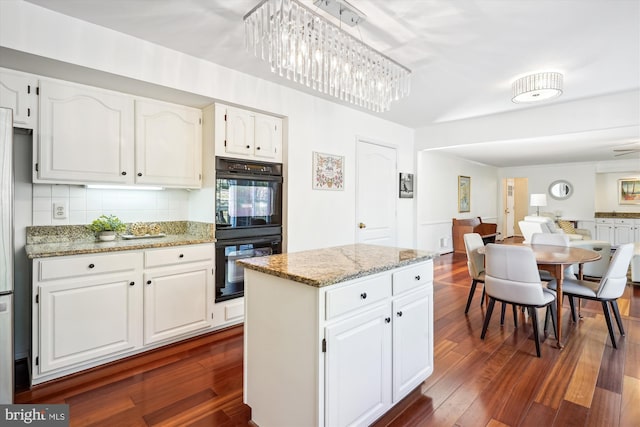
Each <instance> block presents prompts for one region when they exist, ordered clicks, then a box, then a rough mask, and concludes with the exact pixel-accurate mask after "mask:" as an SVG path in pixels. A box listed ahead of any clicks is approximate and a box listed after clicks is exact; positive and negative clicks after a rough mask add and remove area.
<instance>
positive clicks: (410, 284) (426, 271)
mask: <svg viewBox="0 0 640 427" xmlns="http://www.w3.org/2000/svg"><path fill="white" fill-rule="evenodd" d="M392 281H393V295H398V294H401V293H402V292H406V291H408V290H411V289H414V288H417V287H418V286H421V285H424V284H426V283H429V282H431V281H433V262H426V263H421V264H417V265H412V266H410V267H407V268H404V269H402V270H399V271H396V272H395V273H393V279H392Z"/></svg>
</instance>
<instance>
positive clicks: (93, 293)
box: [38, 272, 142, 374]
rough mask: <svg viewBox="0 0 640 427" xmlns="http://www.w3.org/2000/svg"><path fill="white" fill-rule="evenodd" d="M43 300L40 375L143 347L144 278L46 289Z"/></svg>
mask: <svg viewBox="0 0 640 427" xmlns="http://www.w3.org/2000/svg"><path fill="white" fill-rule="evenodd" d="M38 299H39V302H38V305H39V307H38V308H39V323H40V324H39V336H40V349H39V364H38V366H39V371H40V372H39V373H40V374H43V373H47V372H50V371H54V370H57V369H61V368H66V367H70V366H73V365H78V364H82V363H83V362H88V361H91V360H94V359H99V358H101V357H106V356H109V355H114V354H117V353H120V352H124V351H127V350H131V349H134V348H136V347H139V346H140V345H141V338H142V337H141V334H140V329H141V324H142V316H141V310H140V307H141V306H142V277H141V275H140V273H137V272H129V273H120V274H115V275H104V276H102V277H94V278H89V279H83V280H75V281H68V282H63V283H61V282H57V283H54V284H46V285H41V286H39V288H38Z"/></svg>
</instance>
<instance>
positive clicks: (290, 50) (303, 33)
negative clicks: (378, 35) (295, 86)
mask: <svg viewBox="0 0 640 427" xmlns="http://www.w3.org/2000/svg"><path fill="white" fill-rule="evenodd" d="M314 3H315V4H316V5H317V6H318V7H321V8H323V9H325V10H327V12H329V13H331V14H333V15H334V16H338V17H339V19H340V20H341V23H342V22H344V23H346V24H349V25H356V24H358V23H359V22H362V21H363V20H364V16H363V15H362V14H361V12H359V11H358V10H357V9H355V8H354V7H353V6H351V5H349V4H348V3H346V2H345V1H344V0H316V1H315V2H314ZM244 24H245V41H246V46H247V50H249V51H253V53H254V54H255V55H256V56H257V57H258V58H260V59H262V60H264V61H267V62H269V64H270V65H271V71H272V72H273V73H276V74H278V75H280V76H281V77H286V78H287V79H289V80H293V81H295V82H298V83H300V84H303V85H305V86H307V87H311V88H313V89H314V90H317V91H318V92H322V93H325V94H328V95H331V96H334V97H336V98H339V99H341V100H345V101H348V102H351V103H352V104H356V105H358V106H361V107H364V108H367V109H370V110H372V111H375V112H382V111H388V110H389V108H390V105H391V102H392V101H395V100H398V99H400V98H402V97H404V96H407V95H408V94H409V76H410V74H411V70H409V69H408V68H406V67H404V66H402V65H400V64H398V63H397V62H395V61H394V60H392V59H390V58H389V57H387V56H385V55H383V54H382V53H380V52H378V51H377V50H375V49H373V48H372V47H370V46H368V45H366V44H365V43H363V42H361V41H360V40H358V39H356V38H355V37H353V36H351V35H350V34H348V33H346V32H344V31H343V30H342V29H341V28H340V27H338V26H336V25H334V24H332V23H331V22H329V21H327V20H326V19H325V18H324V17H322V16H320V15H318V14H316V13H315V12H313V11H311V10H310V9H308V8H307V7H306V6H304V5H302V4H300V3H299V2H298V1H296V0H263V1H261V2H260V3H259V4H258V5H257V6H256V7H254V8H253V9H252V10H251V11H250V12H249V13H247V14H246V15H245V16H244Z"/></svg>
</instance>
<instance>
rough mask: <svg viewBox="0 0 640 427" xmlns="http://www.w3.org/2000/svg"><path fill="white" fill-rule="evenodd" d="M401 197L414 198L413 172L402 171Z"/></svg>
mask: <svg viewBox="0 0 640 427" xmlns="http://www.w3.org/2000/svg"><path fill="white" fill-rule="evenodd" d="M400 198H401V199H413V174H412V173H402V172H400Z"/></svg>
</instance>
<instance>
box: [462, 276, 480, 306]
mask: <svg viewBox="0 0 640 427" xmlns="http://www.w3.org/2000/svg"><path fill="white" fill-rule="evenodd" d="M477 284H478V281H477V280H476V279H473V281H472V282H471V289H469V297H468V298H467V306H466V307H465V308H464V314H467V313H468V312H469V306H470V305H471V300H472V299H473V294H475V292H476V285H477Z"/></svg>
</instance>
